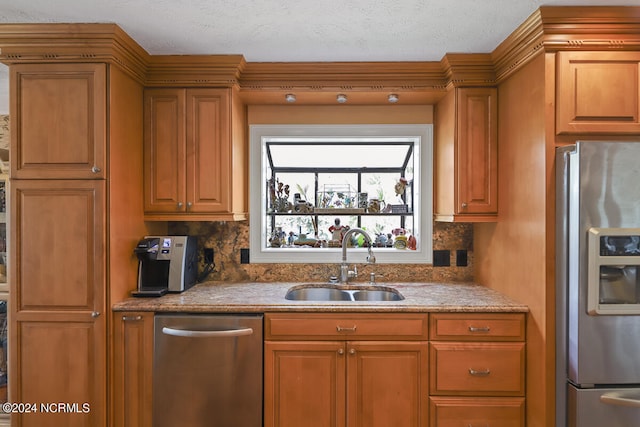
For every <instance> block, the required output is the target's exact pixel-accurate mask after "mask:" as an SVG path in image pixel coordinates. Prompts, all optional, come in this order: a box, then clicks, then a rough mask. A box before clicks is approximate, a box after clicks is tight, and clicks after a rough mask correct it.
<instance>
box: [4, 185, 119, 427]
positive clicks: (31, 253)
mask: <svg viewBox="0 0 640 427" xmlns="http://www.w3.org/2000/svg"><path fill="white" fill-rule="evenodd" d="M11 194H12V197H11V201H12V203H11V220H12V223H13V226H12V227H11V239H10V241H11V253H12V254H13V255H14V256H13V257H12V260H11V268H12V271H11V276H10V277H12V283H11V294H10V299H11V304H10V308H11V314H12V315H11V325H10V329H9V330H10V334H11V342H12V343H13V345H12V346H11V348H10V351H11V360H12V361H13V362H12V363H11V365H10V370H11V372H10V375H9V380H10V382H11V384H10V385H11V390H12V396H11V400H12V401H14V402H35V403H38V404H40V403H43V404H46V403H49V402H51V403H53V402H63V403H65V404H66V403H68V404H70V405H71V406H65V409H64V410H63V411H64V413H60V411H57V409H58V408H55V407H53V408H52V410H51V412H49V413H47V412H46V411H45V410H44V409H43V408H38V409H39V412H38V413H37V414H24V415H16V416H15V419H16V420H17V423H18V425H22V426H42V425H65V426H86V425H92V426H103V425H105V418H106V408H105V407H104V405H105V402H106V384H107V382H106V369H105V367H106V337H107V334H106V319H105V315H104V312H105V286H106V278H105V248H104V246H105V236H104V230H105V225H104V224H105V183H104V181H101V180H70V181H56V180H49V181H38V180H14V181H13V182H12V188H11Z"/></svg>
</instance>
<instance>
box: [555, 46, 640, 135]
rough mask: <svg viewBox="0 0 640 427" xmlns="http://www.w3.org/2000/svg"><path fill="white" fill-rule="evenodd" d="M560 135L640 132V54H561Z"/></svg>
mask: <svg viewBox="0 0 640 427" xmlns="http://www.w3.org/2000/svg"><path fill="white" fill-rule="evenodd" d="M557 70H558V81H557V92H556V96H557V99H556V117H557V118H556V121H557V122H556V133H558V134H576V133H591V134H593V133H596V134H597V133H600V134H603V133H605V134H616V133H620V134H629V133H639V132H640V52H600V51H599V52H559V53H558V55H557Z"/></svg>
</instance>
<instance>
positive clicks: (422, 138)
mask: <svg viewBox="0 0 640 427" xmlns="http://www.w3.org/2000/svg"><path fill="white" fill-rule="evenodd" d="M291 137H318V138H320V137H336V138H337V137H342V138H380V139H384V138H407V140H411V141H414V142H415V145H414V150H415V151H414V152H415V153H416V156H415V161H416V162H419V167H417V168H415V169H416V173H415V175H414V182H415V181H418V182H419V183H420V185H419V186H414V190H413V191H414V197H415V200H416V203H415V205H414V222H415V220H416V219H419V231H417V232H416V238H417V240H418V241H419V244H418V249H417V250H408V249H405V250H401V249H393V248H374V253H375V256H376V262H378V263H383V264H396V263H397V264H431V263H432V262H433V125H432V124H407V125H251V126H249V168H250V173H249V189H250V196H249V245H250V262H251V263H279V264H284V263H323V264H324V263H339V262H340V261H341V258H342V249H341V248H313V249H310V248H268V247H266V243H265V240H266V237H265V233H266V231H265V230H267V212H266V203H265V202H264V201H265V200H266V198H267V194H266V185H265V182H266V176H265V174H264V168H265V165H266V160H265V155H264V152H265V144H266V142H268V141H270V140H273V139H280V140H281V139H286V138H291ZM371 237H372V238H375V236H371ZM366 256H367V250H366V249H365V248H349V249H348V261H349V262H352V263H365V262H366Z"/></svg>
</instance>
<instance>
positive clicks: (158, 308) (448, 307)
mask: <svg viewBox="0 0 640 427" xmlns="http://www.w3.org/2000/svg"><path fill="white" fill-rule="evenodd" d="M300 284H301V283H255V282H252V283H228V284H221V283H214V282H205V283H201V284H198V285H196V286H194V287H193V288H191V289H189V290H187V291H185V292H183V293H181V294H168V295H165V296H162V297H159V298H129V299H127V300H125V301H122V302H119V303H117V304H115V305H114V306H113V310H114V311H155V312H190V313H264V312H275V311H278V312H283V311H287V312H294V311H297V312H399V313H402V312H414V313H416V312H511V313H513V312H527V311H528V308H527V306H526V305H523V304H520V303H518V302H515V301H513V300H511V299H510V298H507V297H506V296H504V295H502V294H500V293H498V292H496V291H494V290H492V289H489V288H487V287H485V286H481V285H478V284H474V283H379V284H377V286H385V287H392V288H394V289H397V290H398V291H399V292H400V293H401V294H402V295H403V296H404V300H401V301H289V300H286V299H285V298H284V296H285V294H286V293H287V290H288V289H289V288H291V287H293V286H296V285H300ZM314 285H317V286H326V285H327V284H326V283H324V284H320V283H317V284H314ZM367 286H368V284H367V283H356V284H350V285H349V288H357V287H367Z"/></svg>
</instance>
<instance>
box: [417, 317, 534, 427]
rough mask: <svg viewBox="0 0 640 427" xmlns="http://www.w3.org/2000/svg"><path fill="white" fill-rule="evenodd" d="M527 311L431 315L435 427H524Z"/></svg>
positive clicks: (431, 401)
mask: <svg viewBox="0 0 640 427" xmlns="http://www.w3.org/2000/svg"><path fill="white" fill-rule="evenodd" d="M525 338H526V337H525V315H524V313H432V314H430V315H429V366H430V371H429V384H430V388H429V394H430V398H429V404H430V410H429V412H430V426H431V427H467V426H476V425H477V426H486V425H488V426H497V427H522V426H524V422H525V421H524V420H525V418H524V417H525V412H524V408H525V385H526V384H525Z"/></svg>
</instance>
